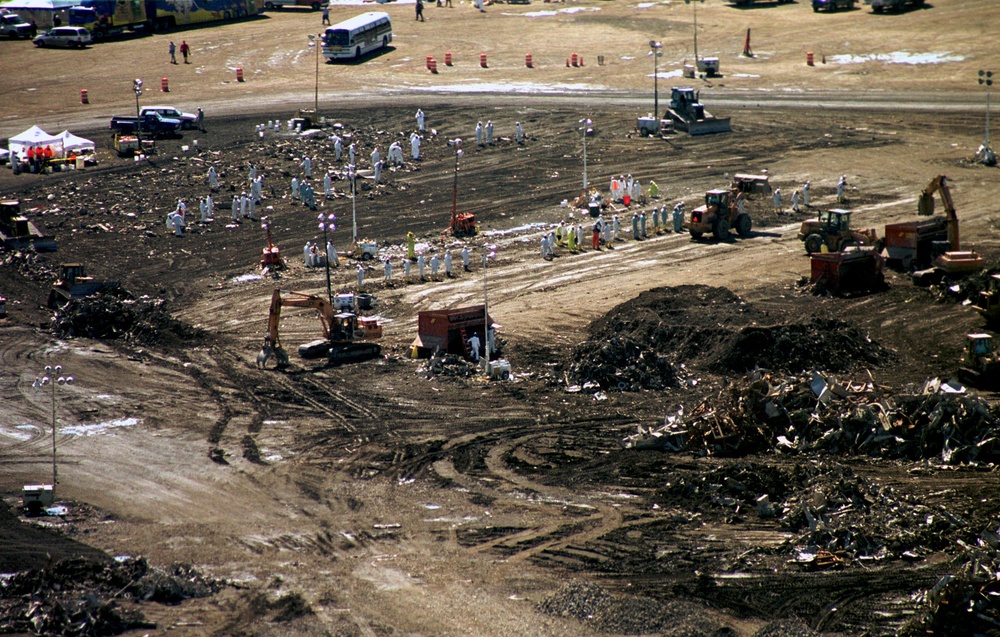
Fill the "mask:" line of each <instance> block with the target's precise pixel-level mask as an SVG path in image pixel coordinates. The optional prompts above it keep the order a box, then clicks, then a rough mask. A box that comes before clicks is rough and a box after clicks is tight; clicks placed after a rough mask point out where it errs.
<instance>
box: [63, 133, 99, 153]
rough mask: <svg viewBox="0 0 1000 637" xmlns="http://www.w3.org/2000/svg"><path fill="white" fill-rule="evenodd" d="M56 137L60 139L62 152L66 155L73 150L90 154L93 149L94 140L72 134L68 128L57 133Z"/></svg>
mask: <svg viewBox="0 0 1000 637" xmlns="http://www.w3.org/2000/svg"><path fill="white" fill-rule="evenodd" d="M58 137H59V139H61V140H62V145H63V152H64V153H65V154H66V155H69V153H70V151H74V152H76V153H77V154H83V153H90V154H92V153H93V152H94V150H95V146H94V142H92V141H90V140H89V139H84V138H83V137H79V136H77V135H74V134H73V133H71V132H69V131H68V130H64V131H63V132H61V133H59V135H58Z"/></svg>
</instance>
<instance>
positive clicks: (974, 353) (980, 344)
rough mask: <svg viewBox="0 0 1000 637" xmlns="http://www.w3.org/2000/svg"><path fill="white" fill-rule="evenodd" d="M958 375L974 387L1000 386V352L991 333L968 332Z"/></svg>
mask: <svg viewBox="0 0 1000 637" xmlns="http://www.w3.org/2000/svg"><path fill="white" fill-rule="evenodd" d="M958 377H959V380H961V381H962V382H964V383H968V384H969V385H972V386H974V387H980V388H985V389H989V388H995V387H1000V354H998V353H997V351H996V345H995V344H994V342H993V336H991V335H990V334H966V336H965V352H964V353H963V354H962V366H961V367H960V368H959V370H958Z"/></svg>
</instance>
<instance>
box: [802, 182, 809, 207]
mask: <svg viewBox="0 0 1000 637" xmlns="http://www.w3.org/2000/svg"><path fill="white" fill-rule="evenodd" d="M802 205H803V206H805V207H806V208H808V207H809V180H806V183H804V184H802Z"/></svg>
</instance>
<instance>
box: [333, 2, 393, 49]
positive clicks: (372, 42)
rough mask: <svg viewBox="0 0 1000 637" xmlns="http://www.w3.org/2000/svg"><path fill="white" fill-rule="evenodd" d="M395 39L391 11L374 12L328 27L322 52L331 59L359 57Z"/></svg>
mask: <svg viewBox="0 0 1000 637" xmlns="http://www.w3.org/2000/svg"><path fill="white" fill-rule="evenodd" d="M390 42H392V23H391V22H390V21H389V14H388V13H384V12H381V11H371V12H368V13H362V14H361V15H359V16H355V17H353V18H351V19H350V20H344V21H343V22H341V23H339V24H335V25H333V26H332V27H327V29H326V32H325V33H324V34H323V55H324V57H326V58H327V59H330V60H340V59H346V58H354V59H358V58H360V57H361V56H362V55H364V54H365V53H368V52H369V51H374V50H376V49H381V48H383V47H386V46H388V45H389V43H390Z"/></svg>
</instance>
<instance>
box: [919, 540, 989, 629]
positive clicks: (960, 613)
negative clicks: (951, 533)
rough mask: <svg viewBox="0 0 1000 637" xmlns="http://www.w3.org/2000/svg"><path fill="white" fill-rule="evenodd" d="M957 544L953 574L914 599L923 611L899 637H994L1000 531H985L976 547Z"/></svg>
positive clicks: (959, 542)
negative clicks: (934, 636)
mask: <svg viewBox="0 0 1000 637" xmlns="http://www.w3.org/2000/svg"><path fill="white" fill-rule="evenodd" d="M994 528H995V527H994ZM958 544H959V545H960V546H961V547H962V548H963V551H962V552H961V553H960V554H959V555H958V556H957V557H955V558H954V560H953V561H952V563H953V564H955V565H956V567H957V568H956V571H955V573H954V574H951V575H945V576H943V577H941V579H939V580H938V581H937V583H936V584H935V585H934V586H933V587H932V588H930V589H929V590H926V591H922V592H921V593H920V594H918V595H917V596H915V600H914V601H917V602H921V603H923V604H924V606H925V608H924V610H922V611H921V612H919V613H918V614H917V615H916V616H915V617H914V618H913V619H911V620H910V621H909V622H907V624H906V625H905V626H903V628H902V630H900V632H899V634H900V636H901V637H918V636H920V635H940V636H941V637H964V636H965V635H992V634H996V632H997V627H998V626H1000V599H998V593H1000V528H995V530H992V531H991V530H986V531H984V532H983V533H982V534H981V535H980V536H979V538H978V540H977V543H976V546H971V545H969V544H966V543H965V542H963V541H961V540H958Z"/></svg>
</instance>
